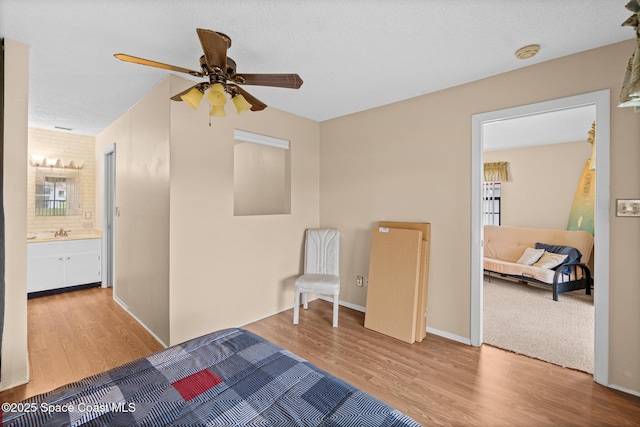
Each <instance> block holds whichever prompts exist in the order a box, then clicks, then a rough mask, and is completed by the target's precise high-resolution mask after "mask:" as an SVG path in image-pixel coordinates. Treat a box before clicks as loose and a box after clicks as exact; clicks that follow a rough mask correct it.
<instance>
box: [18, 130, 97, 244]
mask: <svg viewBox="0 0 640 427" xmlns="http://www.w3.org/2000/svg"><path fill="white" fill-rule="evenodd" d="M94 153H95V137H93V136H86V135H75V134H71V133H67V132H58V131H52V130H46V129H37V128H29V147H28V156H29V158H31V156H44V157H46V158H48V159H49V158H51V159H61V160H62V161H63V162H64V163H65V164H67V163H68V162H69V161H70V160H74V161H75V162H76V163H82V161H84V166H83V167H82V169H80V170H79V171H76V170H66V171H65V170H64V169H61V168H53V169H52V170H53V171H54V172H55V174H56V176H59V175H60V173H63V174H69V176H76V175H78V174H79V175H80V178H81V185H82V212H81V213H80V214H78V215H66V216H39V215H38V216H36V214H35V212H36V209H35V190H36V170H37V169H39V170H40V171H42V170H43V169H50V168H43V167H40V168H36V167H34V166H28V168H27V175H28V176H27V232H28V233H37V232H42V231H54V230H58V229H59V228H60V227H63V228H64V229H65V230H72V231H73V230H83V229H84V230H86V229H88V228H93V225H94V221H95V209H96V188H95V187H96V185H95V173H96V162H95V154H94Z"/></svg>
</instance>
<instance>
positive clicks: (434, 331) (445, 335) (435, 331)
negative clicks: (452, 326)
mask: <svg viewBox="0 0 640 427" xmlns="http://www.w3.org/2000/svg"><path fill="white" fill-rule="evenodd" d="M427 332H428V333H430V334H433V335H437V336H439V337H442V338H446V339H448V340H452V341H457V342H459V343H462V344H466V345H471V339H470V338H465V337H461V336H459V335H455V334H451V333H449V332H445V331H441V330H439V329H435V328H431V327H429V326H427Z"/></svg>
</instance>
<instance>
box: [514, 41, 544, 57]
mask: <svg viewBox="0 0 640 427" xmlns="http://www.w3.org/2000/svg"><path fill="white" fill-rule="evenodd" d="M538 52H540V45H539V44H530V45H529V46H525V47H521V48H520V49H518V50H516V57H517V58H518V59H529V58H531V57H532V56H536V55H537V54H538Z"/></svg>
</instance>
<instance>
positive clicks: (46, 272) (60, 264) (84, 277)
mask: <svg viewBox="0 0 640 427" xmlns="http://www.w3.org/2000/svg"><path fill="white" fill-rule="evenodd" d="M101 247H102V245H101V239H83V240H59V241H52V242H36V243H28V244H27V292H28V293H31V292H40V291H47V290H50V289H57V288H65V287H69V286H77V285H86V284H91V283H98V282H100V281H101V280H102V279H101V274H100V273H101V272H100V268H101V261H100V257H101Z"/></svg>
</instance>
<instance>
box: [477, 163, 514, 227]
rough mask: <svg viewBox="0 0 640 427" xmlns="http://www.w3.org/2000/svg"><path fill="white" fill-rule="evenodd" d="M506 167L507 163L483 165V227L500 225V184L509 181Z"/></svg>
mask: <svg viewBox="0 0 640 427" xmlns="http://www.w3.org/2000/svg"><path fill="white" fill-rule="evenodd" d="M508 166H509V164H508V163H507V162H492V163H485V164H484V179H483V183H482V224H483V225H500V223H501V218H500V217H501V214H502V212H501V209H500V193H501V187H502V186H501V183H502V182H505V181H509V172H508Z"/></svg>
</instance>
